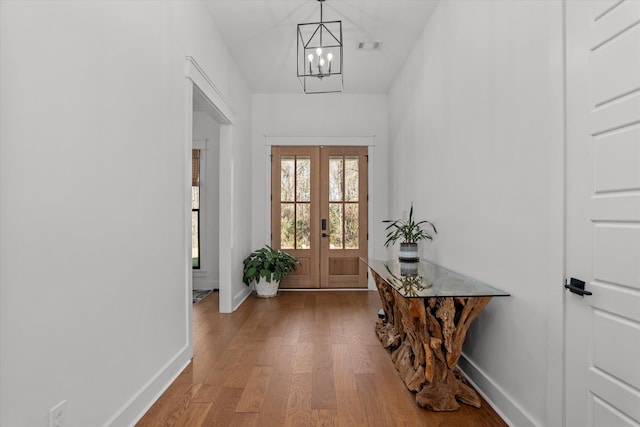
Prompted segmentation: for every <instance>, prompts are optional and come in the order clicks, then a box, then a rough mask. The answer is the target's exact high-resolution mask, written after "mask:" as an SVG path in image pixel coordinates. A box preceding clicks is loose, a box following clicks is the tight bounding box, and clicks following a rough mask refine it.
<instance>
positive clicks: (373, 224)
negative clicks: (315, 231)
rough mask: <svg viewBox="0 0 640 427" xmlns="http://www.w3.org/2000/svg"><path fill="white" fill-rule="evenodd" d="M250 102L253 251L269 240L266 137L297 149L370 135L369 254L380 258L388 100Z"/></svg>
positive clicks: (267, 98) (340, 97)
mask: <svg viewBox="0 0 640 427" xmlns="http://www.w3.org/2000/svg"><path fill="white" fill-rule="evenodd" d="M252 99H253V102H252V106H253V121H252V123H253V137H252V141H253V163H252V169H253V199H254V202H253V207H252V209H253V217H252V228H253V247H254V248H258V247H260V246H262V245H264V244H265V243H269V241H270V239H269V218H270V215H271V213H270V205H269V194H270V183H271V170H270V169H269V167H270V166H269V162H268V156H269V154H271V146H270V145H267V144H269V143H270V142H268V139H269V140H279V141H285V140H288V141H286V143H288V144H295V145H320V144H326V145H331V144H334V143H339V144H341V145H349V144H350V141H354V140H357V141H362V139H366V138H359V137H371V138H369V141H371V144H372V145H371V146H370V147H369V172H370V173H369V247H370V253H369V256H371V257H378V258H384V257H385V256H386V251H385V250H384V247H383V246H382V244H383V243H384V240H383V237H384V234H383V231H384V227H383V226H382V220H384V219H387V206H388V187H387V185H388V174H387V165H388V149H387V145H388V143H387V141H388V138H387V135H388V128H387V120H388V111H387V103H388V99H387V96H386V95H374V94H372V95H358V94H329V95H304V94H254V95H253V96H252ZM287 137H291V138H287ZM298 137H299V138H298ZM274 145H276V144H274ZM372 172H373V173H372ZM371 249H373V252H371Z"/></svg>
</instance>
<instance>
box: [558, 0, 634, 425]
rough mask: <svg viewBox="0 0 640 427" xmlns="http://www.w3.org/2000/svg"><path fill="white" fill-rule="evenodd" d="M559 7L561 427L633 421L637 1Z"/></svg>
mask: <svg viewBox="0 0 640 427" xmlns="http://www.w3.org/2000/svg"><path fill="white" fill-rule="evenodd" d="M566 5H567V9H566V48H567V51H566V57H567V64H566V65H567V261H566V262H567V264H566V271H567V275H569V276H573V277H576V278H579V279H582V280H584V281H585V282H586V289H587V290H589V291H591V292H593V295H592V296H579V295H576V294H573V293H570V292H568V291H567V292H566V293H565V310H566V312H565V313H566V320H565V326H566V328H565V334H566V335H565V339H566V342H565V345H566V353H565V355H566V359H565V365H566V378H565V380H566V390H565V392H566V396H565V399H566V400H565V402H566V425H567V426H568V427H584V426H598V427H616V426H636V427H637V426H640V0H626V1H625V0H607V1H586V0H569V1H567V3H566Z"/></svg>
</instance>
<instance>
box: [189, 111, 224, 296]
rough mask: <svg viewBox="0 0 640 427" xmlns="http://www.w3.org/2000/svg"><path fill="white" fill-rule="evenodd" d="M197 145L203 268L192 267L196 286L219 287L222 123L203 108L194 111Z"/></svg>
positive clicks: (194, 130) (201, 266)
mask: <svg viewBox="0 0 640 427" xmlns="http://www.w3.org/2000/svg"><path fill="white" fill-rule="evenodd" d="M193 140H194V148H199V149H200V150H201V151H200V152H201V156H202V159H201V165H200V168H201V172H200V178H201V181H200V191H201V194H200V203H201V205H200V269H199V270H193V288H194V289H218V288H219V286H220V275H219V274H220V272H219V256H220V251H219V245H218V242H219V239H220V235H219V232H218V228H219V218H220V215H219V198H220V195H219V193H220V192H219V189H220V126H219V125H218V123H216V122H215V120H214V119H213V117H211V116H210V115H208V114H207V113H205V112H203V111H194V113H193Z"/></svg>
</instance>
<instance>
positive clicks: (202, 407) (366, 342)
mask: <svg viewBox="0 0 640 427" xmlns="http://www.w3.org/2000/svg"><path fill="white" fill-rule="evenodd" d="M379 307H380V300H379V297H378V294H377V292H371V291H325V292H281V293H280V294H279V295H278V296H277V297H276V298H270V299H261V298H257V297H256V296H255V295H252V296H251V297H249V299H248V300H247V301H246V302H245V303H244V304H243V305H242V306H241V307H240V308H239V309H238V310H237V311H236V312H234V313H232V314H220V313H218V293H213V294H212V295H210V296H208V297H207V298H205V299H204V300H202V301H201V302H199V303H198V304H196V305H195V306H194V308H193V341H194V357H193V362H192V363H191V364H190V365H189V366H188V367H187V368H186V369H185V370H184V372H182V374H180V376H179V377H178V378H177V379H176V380H175V381H174V383H173V384H172V385H171V386H170V387H169V388H168V389H167V391H166V392H165V393H164V394H163V395H162V396H161V397H160V399H159V400H158V401H157V402H156V403H155V404H154V405H153V406H152V407H151V408H150V409H149V411H148V412H147V413H146V414H145V416H144V417H143V418H142V419H141V420H140V421H139V422H138V424H137V426H138V427H145V426H150V427H151V426H153V427H157V426H167V427H169V426H186V427H201V426H202V427H205V426H206V427H210V426H225V427H226V426H243V427H244V426H246V427H250V426H261V427H262V426H273V427H282V426H354V427H356V426H357V427H362V426H375V427H378V426H380V427H384V426H429V427H437V426H465V427H466V426H483V427H498V426H501V427H502V426H506V424H505V423H504V422H503V421H502V420H501V419H500V417H499V416H498V415H497V414H496V413H495V411H493V409H492V408H491V407H490V406H489V405H488V404H487V403H486V402H484V400H483V402H482V408H480V409H476V408H472V407H469V406H466V405H462V406H461V408H460V410H459V411H456V412H431V411H427V410H425V409H422V408H419V407H418V406H417V405H416V404H415V395H414V394H413V393H411V392H410V391H408V390H407V389H406V388H405V386H404V384H403V383H402V380H401V379H400V377H399V376H398V374H397V372H396V370H395V368H394V366H393V364H392V362H391V359H390V357H389V354H388V353H387V351H386V350H385V349H384V348H383V347H382V345H381V344H380V342H379V341H378V338H377V337H376V335H375V332H374V324H375V321H376V319H377V311H378V309H379Z"/></svg>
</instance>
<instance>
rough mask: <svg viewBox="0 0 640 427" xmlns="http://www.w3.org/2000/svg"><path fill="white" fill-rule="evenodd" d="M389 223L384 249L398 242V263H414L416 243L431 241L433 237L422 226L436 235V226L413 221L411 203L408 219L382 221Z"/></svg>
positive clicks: (416, 257) (416, 259)
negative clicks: (427, 227) (428, 227)
mask: <svg viewBox="0 0 640 427" xmlns="http://www.w3.org/2000/svg"><path fill="white" fill-rule="evenodd" d="M382 222H385V223H390V224H389V225H388V226H387V228H385V230H386V231H387V241H386V242H385V244H384V245H385V247H389V245H393V244H394V243H395V242H396V241H397V240H400V239H402V241H401V242H400V256H399V258H400V261H407V262H416V261H419V260H420V258H419V257H418V241H420V240H424V239H429V240H433V236H432V235H431V234H429V232H427V231H425V230H423V229H422V227H423V226H425V227H426V226H430V227H431V229H432V230H433V233H434V234H437V233H438V231H437V230H436V226H435V225H433V223H431V222H429V221H427V220H424V221H418V222H416V221H415V220H414V219H413V203H411V209H410V210H409V219H407V220H404V219H395V220H393V219H388V220H385V221H382Z"/></svg>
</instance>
